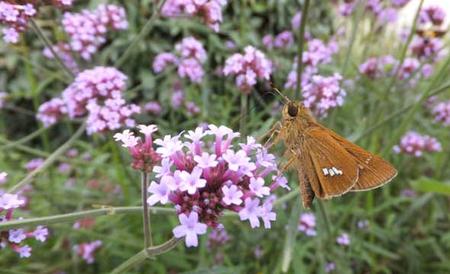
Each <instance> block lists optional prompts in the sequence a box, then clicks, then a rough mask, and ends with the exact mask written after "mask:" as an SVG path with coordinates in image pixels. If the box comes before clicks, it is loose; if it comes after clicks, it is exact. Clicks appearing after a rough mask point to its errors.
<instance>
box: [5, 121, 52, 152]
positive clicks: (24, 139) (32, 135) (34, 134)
mask: <svg viewBox="0 0 450 274" xmlns="http://www.w3.org/2000/svg"><path fill="white" fill-rule="evenodd" d="M46 130H47V128H45V127H41V128H40V129H38V130H35V131H33V132H32V133H30V134H28V135H27V136H24V137H22V138H20V139H19V140H17V141H14V142H10V143H7V144H6V145H3V146H1V147H0V150H6V149H10V148H14V147H15V146H17V145H21V144H23V143H26V142H28V141H30V140H33V139H34V138H36V137H37V136H39V135H41V133H43V132H44V131H46Z"/></svg>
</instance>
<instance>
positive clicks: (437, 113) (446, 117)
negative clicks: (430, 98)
mask: <svg viewBox="0 0 450 274" xmlns="http://www.w3.org/2000/svg"><path fill="white" fill-rule="evenodd" d="M432 113H433V115H434V120H435V121H436V122H439V123H442V124H444V126H450V101H445V102H440V103H437V104H436V105H435V106H434V107H433V109H432Z"/></svg>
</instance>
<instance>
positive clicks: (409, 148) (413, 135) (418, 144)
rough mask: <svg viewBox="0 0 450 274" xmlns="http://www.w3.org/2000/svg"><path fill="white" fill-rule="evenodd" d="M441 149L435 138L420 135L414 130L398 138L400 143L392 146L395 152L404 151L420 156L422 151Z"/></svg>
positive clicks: (437, 150)
mask: <svg viewBox="0 0 450 274" xmlns="http://www.w3.org/2000/svg"><path fill="white" fill-rule="evenodd" d="M441 150H442V147H441V144H440V143H439V141H438V140H437V139H436V138H433V137H431V136H428V135H421V134H419V133H417V132H414V131H410V132H408V133H406V134H405V135H404V136H403V137H402V139H401V140H400V145H396V146H394V152H395V153H404V154H408V155H412V156H414V157H421V156H422V155H423V153H424V152H439V151H441Z"/></svg>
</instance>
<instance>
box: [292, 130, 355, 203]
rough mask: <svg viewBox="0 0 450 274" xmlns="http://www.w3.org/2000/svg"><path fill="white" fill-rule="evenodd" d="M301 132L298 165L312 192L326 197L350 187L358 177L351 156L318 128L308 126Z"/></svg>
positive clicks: (340, 193) (337, 194) (346, 190)
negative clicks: (301, 151)
mask: <svg viewBox="0 0 450 274" xmlns="http://www.w3.org/2000/svg"><path fill="white" fill-rule="evenodd" d="M304 136H305V137H304V138H305V139H304V142H303V148H302V150H303V152H304V154H305V155H303V156H302V163H301V165H302V166H303V168H304V170H305V174H306V176H307V179H308V181H309V183H310V184H311V187H312V189H313V191H314V193H315V194H316V196H318V197H319V198H322V199H329V198H332V197H335V196H340V195H342V194H344V193H346V192H348V191H349V190H350V189H351V188H352V187H354V185H355V184H356V182H357V181H358V177H359V168H358V163H357V162H356V161H355V159H354V157H353V156H352V155H351V154H350V153H349V152H347V151H346V150H345V149H344V148H343V147H342V146H341V145H340V144H339V143H338V142H337V141H336V140H335V139H333V138H332V137H331V136H330V135H329V134H328V133H327V131H324V130H322V129H321V128H318V127H314V128H310V129H308V130H307V131H306V132H305V134H304Z"/></svg>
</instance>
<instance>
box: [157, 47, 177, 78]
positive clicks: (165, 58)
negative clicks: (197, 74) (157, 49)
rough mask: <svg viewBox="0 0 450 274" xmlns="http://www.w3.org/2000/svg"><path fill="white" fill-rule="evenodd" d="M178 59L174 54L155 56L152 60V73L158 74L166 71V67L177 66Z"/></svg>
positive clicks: (166, 53) (165, 53)
mask: <svg viewBox="0 0 450 274" xmlns="http://www.w3.org/2000/svg"><path fill="white" fill-rule="evenodd" d="M177 63H178V58H177V57H176V56H175V54H173V53H170V52H162V53H160V54H158V55H156V57H155V60H153V71H154V72H156V73H160V72H162V71H163V70H165V69H166V67H167V66H168V65H171V64H177Z"/></svg>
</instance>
